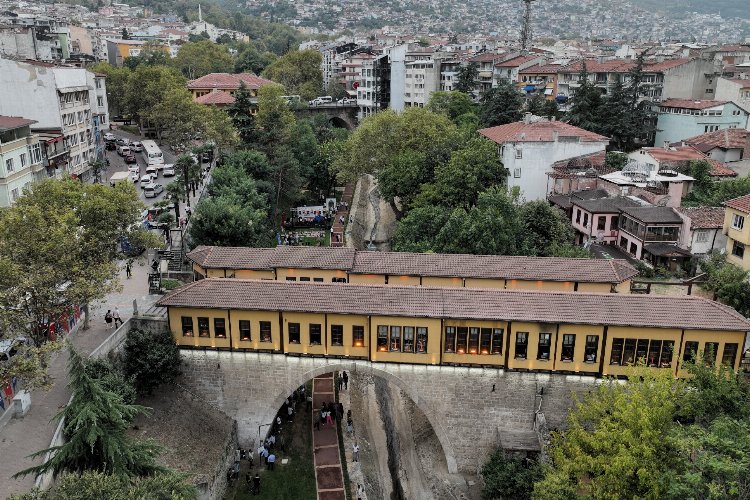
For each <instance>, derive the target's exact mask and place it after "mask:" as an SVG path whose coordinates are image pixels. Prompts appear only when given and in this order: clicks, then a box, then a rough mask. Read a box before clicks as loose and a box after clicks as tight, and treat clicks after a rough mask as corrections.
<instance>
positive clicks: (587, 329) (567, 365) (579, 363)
mask: <svg viewBox="0 0 750 500" xmlns="http://www.w3.org/2000/svg"><path fill="white" fill-rule="evenodd" d="M567 334H573V335H575V336H576V341H575V348H574V350H573V361H563V360H562V347H563V335H567ZM587 335H597V336H598V337H599V343H598V345H597V350H596V360H595V361H594V362H593V363H590V362H586V356H585V353H586V336H587ZM603 339H604V327H603V326H594V325H592V326H589V325H566V324H561V325H560V328H559V330H558V335H557V348H556V350H555V351H554V352H555V363H554V367H555V370H559V371H572V372H576V373H596V372H598V371H599V364H600V361H601V357H602V355H603V354H604V353H602V341H603Z"/></svg>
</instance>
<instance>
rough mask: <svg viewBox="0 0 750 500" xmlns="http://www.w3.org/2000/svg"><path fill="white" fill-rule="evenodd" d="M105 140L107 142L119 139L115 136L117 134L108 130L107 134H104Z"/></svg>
mask: <svg viewBox="0 0 750 500" xmlns="http://www.w3.org/2000/svg"><path fill="white" fill-rule="evenodd" d="M104 140H105V141H107V142H111V141H115V140H117V137H115V134H113V133H112V132H107V133H106V134H104Z"/></svg>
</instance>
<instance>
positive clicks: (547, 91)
mask: <svg viewBox="0 0 750 500" xmlns="http://www.w3.org/2000/svg"><path fill="white" fill-rule="evenodd" d="M552 91H553V89H544V95H552Z"/></svg>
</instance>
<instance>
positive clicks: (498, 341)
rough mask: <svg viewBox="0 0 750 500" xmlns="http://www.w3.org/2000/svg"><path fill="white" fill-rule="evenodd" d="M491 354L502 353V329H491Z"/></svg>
mask: <svg viewBox="0 0 750 500" xmlns="http://www.w3.org/2000/svg"><path fill="white" fill-rule="evenodd" d="M491 352H492V354H502V353H503V329H502V328H493V329H492V351H491Z"/></svg>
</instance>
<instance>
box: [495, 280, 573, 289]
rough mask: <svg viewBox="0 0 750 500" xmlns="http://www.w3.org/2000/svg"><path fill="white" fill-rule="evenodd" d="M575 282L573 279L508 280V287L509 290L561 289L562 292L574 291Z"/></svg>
mask: <svg viewBox="0 0 750 500" xmlns="http://www.w3.org/2000/svg"><path fill="white" fill-rule="evenodd" d="M574 286H575V283H573V282H572V281H544V280H537V281H525V280H508V281H506V288H507V289H508V290H544V291H547V292H548V291H560V292H572V291H573V288H574Z"/></svg>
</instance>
